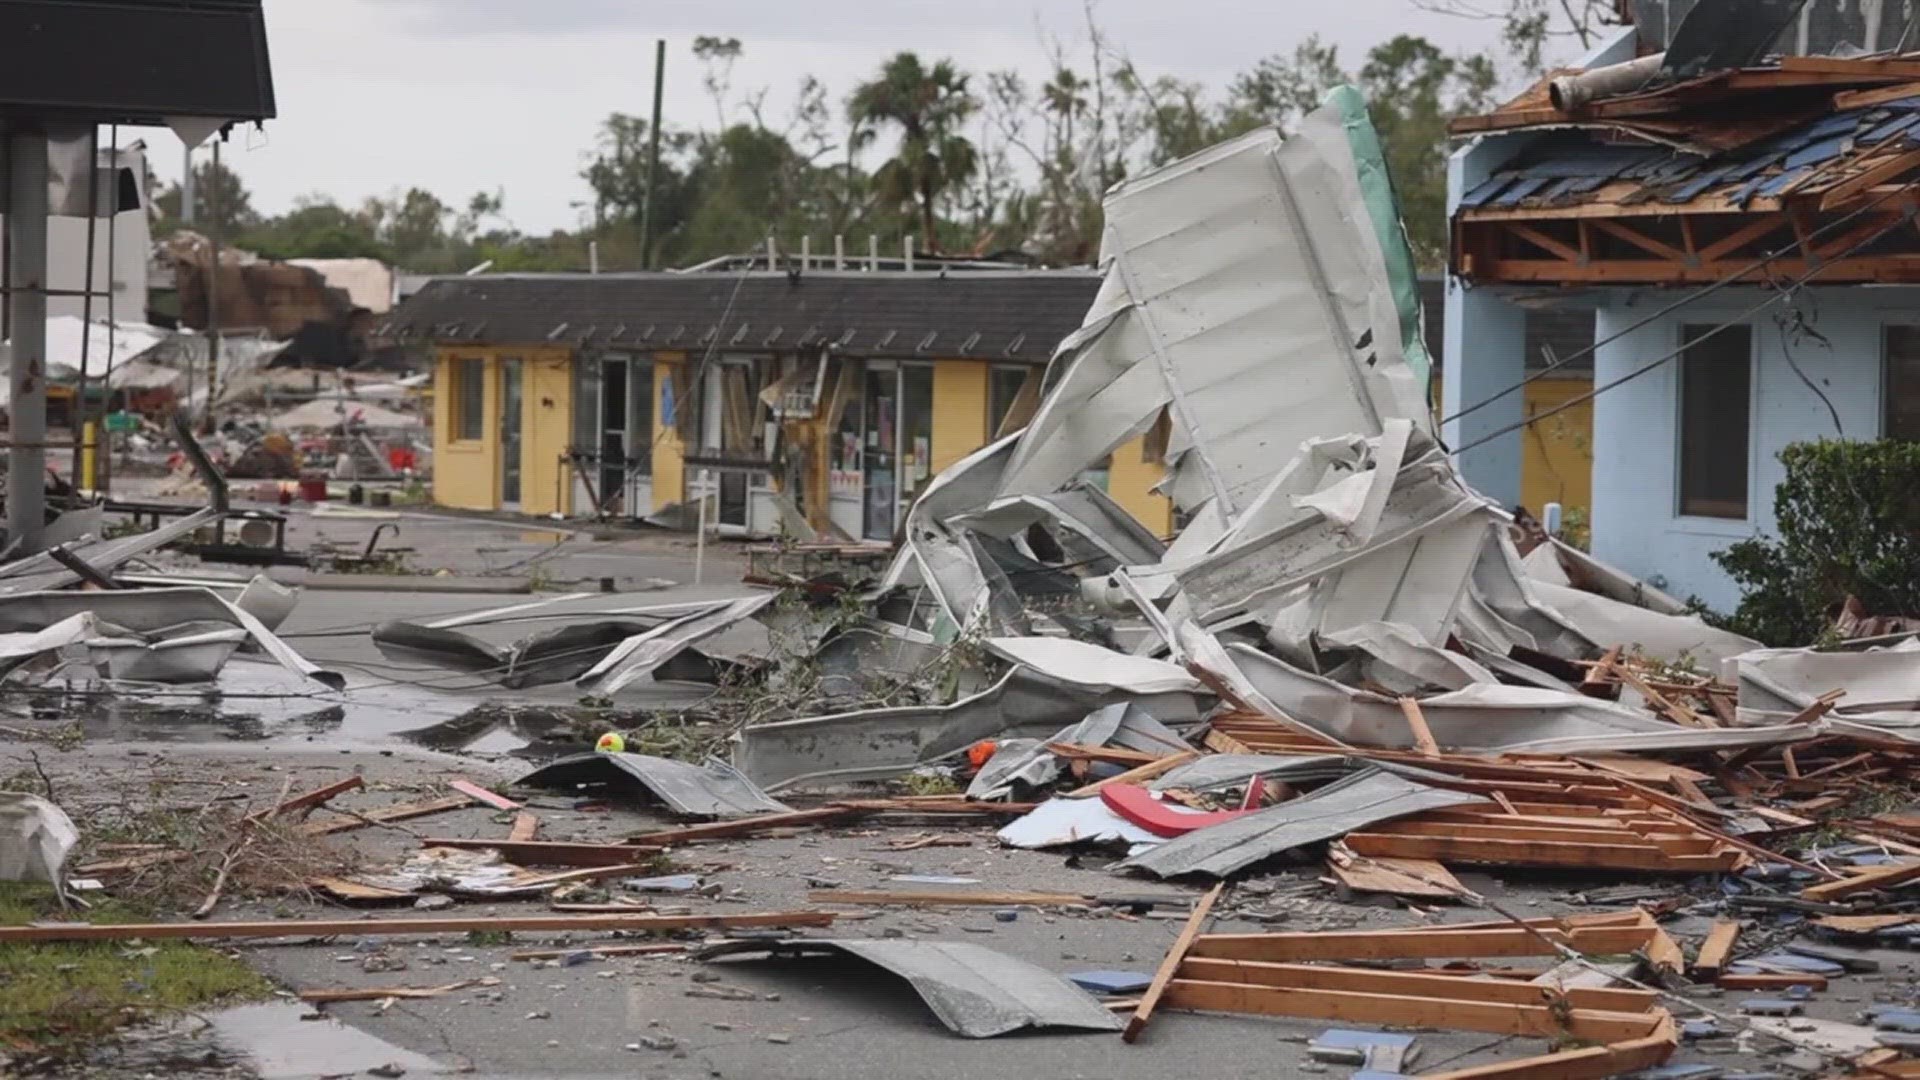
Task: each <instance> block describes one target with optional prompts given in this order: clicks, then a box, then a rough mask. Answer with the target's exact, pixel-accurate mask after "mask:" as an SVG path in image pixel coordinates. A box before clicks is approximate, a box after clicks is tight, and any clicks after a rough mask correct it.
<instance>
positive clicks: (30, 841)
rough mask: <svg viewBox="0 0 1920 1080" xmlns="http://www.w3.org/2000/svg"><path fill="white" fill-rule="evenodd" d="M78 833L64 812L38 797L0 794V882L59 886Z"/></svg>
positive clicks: (7, 792) (23, 794)
mask: <svg viewBox="0 0 1920 1080" xmlns="http://www.w3.org/2000/svg"><path fill="white" fill-rule="evenodd" d="M79 842H80V830H79V829H78V828H76V827H75V826H74V824H73V819H72V818H70V817H68V816H67V812H66V811H65V810H62V809H60V808H59V807H58V806H55V805H54V804H53V803H50V802H48V801H47V800H45V799H43V798H41V797H40V796H38V795H28V794H27V793H25V792H21V791H0V881H44V882H46V883H48V884H50V885H56V886H57V885H60V884H61V883H62V882H63V880H64V877H63V875H62V874H61V867H63V866H65V865H66V862H67V853H68V852H69V851H72V850H73V846H74V845H75V844H77V843H79Z"/></svg>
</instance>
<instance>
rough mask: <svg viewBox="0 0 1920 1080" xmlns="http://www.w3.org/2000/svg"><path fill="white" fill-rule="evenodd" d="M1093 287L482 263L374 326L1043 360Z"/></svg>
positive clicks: (958, 277)
mask: <svg viewBox="0 0 1920 1080" xmlns="http://www.w3.org/2000/svg"><path fill="white" fill-rule="evenodd" d="M1099 287H1100V278H1099V276H1098V275H1097V274H1095V273H1093V272H1092V271H1090V270H1021V271H991V270H970V271H967V272H966V273H961V274H951V275H948V274H940V273H920V272H914V273H888V272H885V271H882V272H877V273H872V272H860V271H820V270H815V271H810V272H804V273H799V274H787V273H769V272H766V271H756V272H750V273H743V274H721V273H699V274H677V273H635V274H489V275H484V276H478V277H452V278H436V279H434V280H433V281H431V282H429V283H427V285H426V286H425V287H424V288H422V289H421V290H420V291H419V292H417V293H415V294H414V295H413V296H411V297H409V298H408V299H407V300H405V301H403V302H402V303H401V304H400V305H399V306H398V307H396V308H395V309H394V310H393V312H392V313H391V314H390V315H389V316H388V317H387V319H386V320H385V321H384V322H383V323H381V324H378V325H376V326H375V328H374V332H375V334H376V335H377V336H380V337H383V338H386V339H389V340H392V341H397V342H401V343H414V342H418V343H432V344H445V345H458V344H502V345H519V344H529V345H546V344H554V345H567V346H572V347H575V348H598V349H622V348H627V349H676V350H703V349H706V348H708V347H710V346H711V347H715V348H718V349H720V350H722V351H733V352H793V351H796V350H800V349H807V348H817V347H825V346H832V347H833V348H834V350H835V351H836V352H837V353H839V354H840V355H843V356H852V357H867V358H893V359H916V358H925V359H933V358H935V357H940V358H949V359H983V360H1019V361H1029V362H1043V361H1045V360H1046V359H1047V358H1048V357H1049V356H1051V354H1052V352H1053V347H1054V346H1055V345H1056V344H1057V343H1058V342H1059V341H1060V339H1061V338H1063V337H1065V336H1066V335H1067V334H1069V333H1071V332H1072V331H1073V330H1075V329H1076V328H1078V327H1079V325H1080V321H1081V317H1082V316H1083V315H1085V313H1086V310H1087V306H1088V305H1089V304H1091V303H1092V302H1093V297H1094V294H1095V292H1097V291H1098V289H1099Z"/></svg>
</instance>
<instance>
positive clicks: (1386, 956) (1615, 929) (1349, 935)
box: [1189, 925, 1649, 963]
mask: <svg viewBox="0 0 1920 1080" xmlns="http://www.w3.org/2000/svg"><path fill="white" fill-rule="evenodd" d="M1648 934H1649V929H1648V927H1647V926H1644V925H1631V926H1584V927H1577V928H1574V929H1571V930H1564V929H1560V928H1557V927H1548V926H1542V927H1536V928H1533V929H1527V928H1522V927H1518V926H1512V925H1505V926H1499V927H1487V928H1476V929H1470V930H1449V929H1430V930H1415V931H1409V932H1406V933H1383V932H1380V931H1371V930H1368V931H1346V930H1343V931H1337V932H1333V933H1297V934H1292V933H1290V934H1208V935H1206V936H1204V937H1202V938H1200V939H1199V940H1198V941H1195V942H1194V943H1193V948H1192V949H1191V951H1190V952H1189V955H1191V956H1200V957H1212V958H1218V959H1224V960H1263V961H1267V962H1270V963H1296V962H1301V961H1307V960H1408V959H1421V958H1429V957H1436V958H1437V957H1443V956H1444V957H1481V956H1555V955H1558V954H1557V953H1556V952H1555V951H1554V949H1553V948H1552V946H1551V945H1549V944H1548V942H1553V943H1556V944H1561V945H1567V946H1570V947H1572V948H1574V949H1576V950H1578V951H1580V952H1583V953H1601V954H1613V953H1630V952H1633V951H1635V950H1637V949H1641V948H1644V947H1645V946H1646V944H1647V938H1648ZM1543 937H1544V938H1545V939H1546V940H1545V941H1543V940H1541V939H1542V938H1543Z"/></svg>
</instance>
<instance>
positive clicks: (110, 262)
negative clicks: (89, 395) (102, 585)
mask: <svg viewBox="0 0 1920 1080" xmlns="http://www.w3.org/2000/svg"><path fill="white" fill-rule="evenodd" d="M107 144H108V145H109V146H111V147H113V169H114V181H115V182H114V186H113V190H114V204H113V206H114V215H113V217H111V218H109V219H108V220H107V373H106V374H105V375H103V376H101V377H100V416H99V421H100V422H99V423H98V424H95V425H94V429H93V430H94V431H95V433H96V434H95V436H94V437H95V438H96V439H98V440H100V452H99V453H97V454H96V455H95V459H96V460H97V461H98V462H99V468H100V475H99V477H98V483H99V485H100V494H101V495H105V494H106V493H107V492H108V491H110V490H111V489H112V487H113V452H112V451H113V437H112V436H111V435H109V434H108V433H107V406H108V405H110V404H112V403H113V346H114V333H115V331H116V330H118V329H119V324H118V323H116V322H115V321H114V319H115V317H116V314H117V313H116V310H115V307H114V300H115V298H116V296H117V293H118V289H117V286H118V285H119V281H118V279H117V278H115V277H114V274H116V273H117V272H118V271H117V269H116V267H118V266H119V262H118V256H119V250H120V245H119V240H120V213H119V210H120V201H119V192H120V184H119V179H120V125H119V124H114V125H113V126H111V127H109V128H108V129H107ZM145 182H146V181H145V179H144V178H142V179H141V180H138V181H136V183H138V184H140V185H142V190H143V194H144V185H145ZM140 202H141V210H140V212H141V213H143V214H144V213H146V199H145V198H142V199H141V200H140Z"/></svg>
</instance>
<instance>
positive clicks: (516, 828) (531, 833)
mask: <svg viewBox="0 0 1920 1080" xmlns="http://www.w3.org/2000/svg"><path fill="white" fill-rule="evenodd" d="M539 832H540V816H539V815H538V814H535V813H534V812H533V811H531V810H522V811H520V812H519V813H517V814H515V815H513V828H512V829H511V830H510V831H509V832H508V833H507V839H509V840H531V839H533V838H534V837H535V836H536V835H538V834H539Z"/></svg>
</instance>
